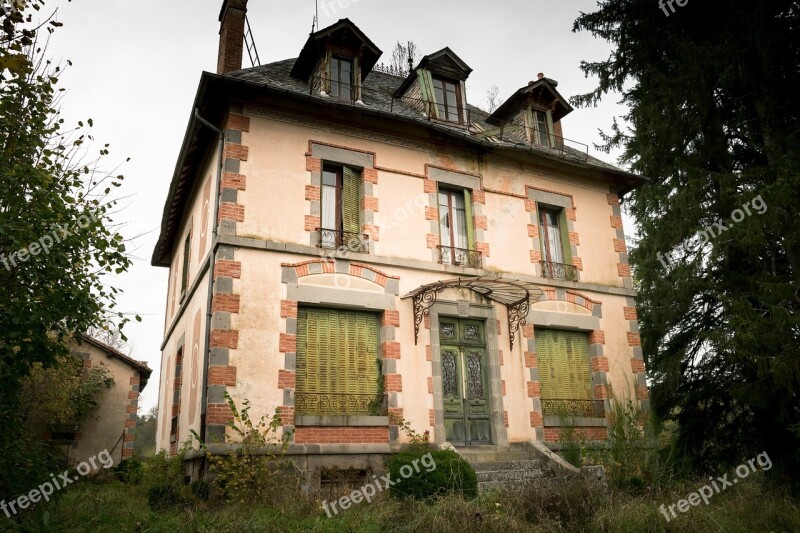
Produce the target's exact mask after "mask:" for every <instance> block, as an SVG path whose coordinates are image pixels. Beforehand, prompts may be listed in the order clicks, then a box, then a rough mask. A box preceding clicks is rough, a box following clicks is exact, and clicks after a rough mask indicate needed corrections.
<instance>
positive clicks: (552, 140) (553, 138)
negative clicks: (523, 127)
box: [546, 111, 556, 148]
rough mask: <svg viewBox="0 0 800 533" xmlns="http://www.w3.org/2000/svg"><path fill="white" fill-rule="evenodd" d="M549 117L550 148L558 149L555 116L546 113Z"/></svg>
mask: <svg viewBox="0 0 800 533" xmlns="http://www.w3.org/2000/svg"><path fill="white" fill-rule="evenodd" d="M546 116H547V131H548V132H550V135H549V137H548V138H549V139H550V148H555V147H556V133H555V130H554V129H553V114H552V113H551V112H550V111H548V112H547V113H546Z"/></svg>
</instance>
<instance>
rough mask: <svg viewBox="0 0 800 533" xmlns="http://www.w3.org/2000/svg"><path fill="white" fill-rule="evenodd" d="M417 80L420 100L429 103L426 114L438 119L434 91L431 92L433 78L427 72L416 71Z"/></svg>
mask: <svg viewBox="0 0 800 533" xmlns="http://www.w3.org/2000/svg"><path fill="white" fill-rule="evenodd" d="M417 78H418V79H419V90H420V92H422V100H423V101H425V102H427V103H429V104H428V108H429V109H428V110H427V111H428V112H429V113H430V114H431V116H432V117H433V118H439V108H438V107H437V106H436V91H434V90H433V76H431V73H430V72H428V71H427V70H425V69H423V68H421V69H417Z"/></svg>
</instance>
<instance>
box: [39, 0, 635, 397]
mask: <svg viewBox="0 0 800 533" xmlns="http://www.w3.org/2000/svg"><path fill="white" fill-rule="evenodd" d="M319 5H320V27H325V26H328V25H330V24H332V23H334V22H336V21H337V20H339V19H340V18H345V17H347V18H349V19H350V20H352V21H353V22H354V23H355V24H356V25H358V26H359V27H360V28H361V29H362V30H363V31H364V32H365V33H366V34H367V35H368V36H369V37H370V38H371V39H372V41H373V42H375V44H376V45H377V46H378V47H380V48H381V49H382V50H383V52H384V56H383V58H382V60H384V61H386V62H388V60H389V59H390V58H391V52H392V49H393V48H394V45H395V43H396V42H397V41H401V42H405V41H408V40H411V41H414V42H415V43H417V45H418V46H419V49H420V52H421V53H422V54H427V53H431V52H435V51H437V50H439V49H441V48H443V47H445V46H449V47H450V48H451V49H452V50H453V51H454V52H455V53H456V54H458V55H459V56H460V57H461V58H462V59H463V60H464V61H466V62H467V64H469V65H470V66H471V67H472V68H473V69H474V72H473V73H472V75H471V76H470V79H469V80H468V82H467V92H468V94H467V98H468V100H469V101H470V103H472V104H474V105H478V106H481V107H485V105H486V91H487V89H488V88H489V87H490V86H491V85H497V86H498V87H499V89H500V97H501V99H503V98H507V97H508V96H510V95H511V94H512V93H513V92H514V91H515V90H517V89H518V88H520V87H522V86H524V85H525V84H526V83H527V82H528V81H530V80H534V79H536V74H537V73H538V72H544V73H545V75H547V76H548V77H550V78H554V79H556V80H558V82H559V86H558V88H559V90H560V92H561V93H562V94H563V95H564V96H565V97H567V98H569V97H570V96H573V95H575V94H578V93H583V92H587V91H589V90H591V89H592V88H593V87H594V84H595V80H592V79H585V78H584V77H583V74H582V73H581V71H580V69H579V68H578V66H579V64H580V61H581V60H582V59H587V60H597V59H601V58H605V57H606V56H607V55H608V52H609V50H610V48H609V46H608V44H607V43H605V42H603V41H597V40H595V39H593V38H592V36H591V35H589V34H586V33H579V34H575V33H572V23H573V21H574V20H575V18H576V17H577V16H578V15H579V14H580V12H581V11H585V12H588V11H593V10H595V5H596V3H595V1H594V0H566V1H552V0H551V1H547V2H545V1H543V0H503V1H496V2H486V1H478V0H439V1H437V2H433V1H431V0H426V1H422V0H404V1H402V2H398V1H390V0H357V1H356V0H350V1H349V2H346V1H345V0H342V1H337V0H319ZM340 5H341V6H346V7H344V8H342V7H339V6H340ZM221 6H222V0H170V1H168V2H165V1H163V0H159V1H156V0H137V1H131V0H74V1H73V2H71V3H67V2H66V1H65V0H54V1H53V2H50V3H48V6H47V7H48V9H54V8H56V7H58V8H59V12H58V20H59V21H60V22H63V23H64V27H63V28H61V29H59V30H58V31H56V33H55V34H54V36H53V37H52V40H51V44H50V49H49V51H50V55H51V56H52V57H53V58H54V59H64V60H66V59H70V60H72V62H73V63H74V66H72V67H70V68H69V69H68V71H67V73H66V74H65V75H64V76H63V77H62V79H61V86H62V87H65V88H66V89H67V90H68V94H67V96H66V98H65V100H64V107H63V114H64V118H65V119H66V120H67V122H68V123H69V122H76V121H77V120H79V119H85V118H89V117H91V118H92V119H94V122H95V127H94V135H95V139H96V140H97V143H98V149H99V147H100V145H102V144H104V143H110V144H111V157H110V158H109V159H108V163H109V166H111V165H112V164H114V163H117V162H122V161H124V159H125V158H126V157H131V158H132V159H131V162H130V163H128V164H126V165H124V166H123V167H122V169H121V171H122V173H124V174H125V176H126V183H125V185H124V187H123V188H122V192H121V193H120V194H121V195H123V196H129V198H127V199H126V200H125V205H127V208H126V209H125V210H124V211H123V212H122V213H121V220H124V221H127V222H128V226H127V227H126V229H125V230H124V231H123V232H124V234H125V235H126V236H128V237H131V236H134V235H137V234H140V233H146V235H145V236H143V237H141V238H139V239H138V241H137V242H136V244H137V250H136V252H135V256H136V261H135V265H134V267H133V268H132V269H131V270H130V271H129V272H128V273H126V274H124V275H122V276H120V277H119V278H117V279H116V283H117V284H118V286H119V287H121V288H122V289H123V290H124V291H125V294H124V295H123V296H122V298H121V300H120V303H121V310H123V311H125V312H131V313H134V312H135V313H139V314H140V315H141V316H142V323H141V324H135V323H133V324H130V325H129V327H127V328H126V332H127V335H128V337H129V338H130V346H131V348H132V353H131V355H132V356H133V357H134V358H136V359H139V360H144V361H147V363H148V364H149V365H150V367H151V368H153V369H154V373H153V376H152V378H151V380H150V384H149V385H148V387H147V388H146V389H145V391H144V393H143V395H142V398H141V401H140V406H142V408H145V409H148V408H150V407H151V406H153V405H155V403H156V402H157V397H158V391H157V389H158V383H159V375H158V369H159V359H160V355H161V353H160V351H159V347H160V345H161V340H162V334H163V328H164V307H165V301H166V292H165V291H166V283H167V270H166V269H161V268H154V267H151V266H150V256H151V254H152V251H153V246H154V244H155V241H156V239H157V237H158V228H159V225H160V221H161V213H162V209H163V206H164V200H165V197H166V193H167V188H168V187H169V182H170V179H171V177H172V173H173V170H174V168H175V163H176V159H177V157H178V151H179V149H180V144H181V142H182V140H183V134H184V130H185V128H186V125H187V122H188V119H189V114H190V112H191V105H192V102H193V100H194V96H195V90H196V89H197V84H198V81H199V79H200V73H201V71H203V70H207V71H212V72H213V71H215V70H216V65H217V63H216V59H217V47H218V40H219V36H218V32H219V22H218V21H217V17H218V16H219V10H220V7H221ZM48 13H49V12H48ZM248 16H249V19H250V24H251V26H252V29H253V33H254V35H255V40H256V44H257V46H258V52H259V54H260V56H261V62H262V63H269V62H272V61H278V60H281V59H287V58H290V57H296V56H297V54H298V53H299V52H300V49H301V48H302V46H303V44H304V43H305V41H306V39H307V37H308V34H309V32H310V30H311V23H312V19H313V16H314V0H294V1H292V2H286V1H285V2H277V1H274V0H250V5H249V13H248ZM247 61H248V60H247V59H245V66H250V65H249V63H248V62H247ZM623 112H624V109H623V108H622V107H621V106H619V105H617V104H616V102H615V101H614V99H610V100H609V101H607V102H604V103H603V104H602V105H601V106H599V107H597V108H593V109H578V110H576V111H575V112H573V113H572V114H571V115H569V116H568V117H567V118H566V119H565V120H564V136H565V137H567V138H568V139H573V140H576V141H580V142H583V143H585V144H588V145H590V153H591V154H592V155H594V156H596V157H599V158H601V159H604V160H606V161H609V162H612V163H613V162H614V157H615V156H610V155H607V154H602V153H598V152H596V151H595V150H594V149H593V148H591V146H592V144H593V143H597V142H600V137H599V135H598V133H597V130H598V129H603V130H607V129H608V128H609V126H610V125H611V121H612V118H613V117H614V116H619V115H622V114H623Z"/></svg>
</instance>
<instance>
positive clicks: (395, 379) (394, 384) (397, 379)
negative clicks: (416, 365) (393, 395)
mask: <svg viewBox="0 0 800 533" xmlns="http://www.w3.org/2000/svg"><path fill="white" fill-rule="evenodd" d="M383 378H384V382H385V387H384V388H385V390H386V392H403V376H402V375H401V374H386V375H385V376H383Z"/></svg>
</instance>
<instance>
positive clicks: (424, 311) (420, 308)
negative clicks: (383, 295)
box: [413, 282, 445, 346]
mask: <svg viewBox="0 0 800 533" xmlns="http://www.w3.org/2000/svg"><path fill="white" fill-rule="evenodd" d="M444 289H445V285H444V283H442V282H439V283H433V284H431V285H428V286H426V287H424V290H422V291H420V292H418V293H417V294H415V295H414V299H413V302H414V345H415V346H416V344H417V338H418V337H419V325H420V324H422V320H423V319H424V318H425V317H426V316H430V315H431V307H433V305H434V304H435V303H436V298H437V297H438V295H439V294H440V293H442V292H443V291H444Z"/></svg>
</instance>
